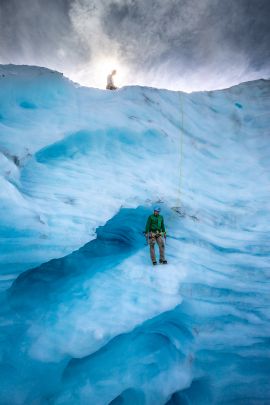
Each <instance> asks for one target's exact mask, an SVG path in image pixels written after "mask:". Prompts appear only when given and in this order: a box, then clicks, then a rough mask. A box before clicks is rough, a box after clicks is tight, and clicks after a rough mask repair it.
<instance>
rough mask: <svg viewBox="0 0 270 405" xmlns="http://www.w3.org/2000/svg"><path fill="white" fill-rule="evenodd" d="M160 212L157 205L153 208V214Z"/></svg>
mask: <svg viewBox="0 0 270 405" xmlns="http://www.w3.org/2000/svg"><path fill="white" fill-rule="evenodd" d="M159 213H160V208H159V207H155V208H154V215H159Z"/></svg>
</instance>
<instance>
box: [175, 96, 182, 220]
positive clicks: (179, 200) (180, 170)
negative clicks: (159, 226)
mask: <svg viewBox="0 0 270 405" xmlns="http://www.w3.org/2000/svg"><path fill="white" fill-rule="evenodd" d="M178 95H179V105H180V145H179V146H180V151H179V158H180V160H179V184H178V196H177V198H176V204H175V207H173V209H174V211H176V212H178V213H179V214H181V199H182V194H183V193H182V177H183V176H182V166H183V143H184V103H183V93H182V92H181V91H179V92H178Z"/></svg>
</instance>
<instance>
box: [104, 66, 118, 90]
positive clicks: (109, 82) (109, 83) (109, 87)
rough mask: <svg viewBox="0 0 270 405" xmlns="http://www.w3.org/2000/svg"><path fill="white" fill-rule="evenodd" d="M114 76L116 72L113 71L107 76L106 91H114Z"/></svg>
mask: <svg viewBox="0 0 270 405" xmlns="http://www.w3.org/2000/svg"><path fill="white" fill-rule="evenodd" d="M115 75H116V70H113V71H112V72H111V73H110V74H109V75H108V76H107V86H106V89H107V90H116V89H117V87H116V86H115V84H114V80H113V76H115Z"/></svg>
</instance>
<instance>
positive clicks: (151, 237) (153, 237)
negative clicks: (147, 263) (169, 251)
mask: <svg viewBox="0 0 270 405" xmlns="http://www.w3.org/2000/svg"><path fill="white" fill-rule="evenodd" d="M156 242H157V244H158V247H159V259H160V260H162V261H164V260H165V245H164V240H163V237H162V236H161V235H160V233H158V234H155V233H153V232H150V234H149V245H150V256H151V260H152V262H156V253H155V243H156Z"/></svg>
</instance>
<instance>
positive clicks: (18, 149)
mask: <svg viewBox="0 0 270 405" xmlns="http://www.w3.org/2000/svg"><path fill="white" fill-rule="evenodd" d="M0 84H1V85H0V181H1V188H0V190H1V191H0V193H1V194H0V195H1V200H0V201H1V217H0V227H1V250H0V261H1V267H0V270H1V289H2V293H1V297H0V298H1V302H0V304H1V310H0V327H1V333H0V336H1V337H0V381H1V384H0V404H1V405H2V404H9V405H10V404H11V405H13V404H25V405H32V404H33V405H34V404H35V405H37V404H42V405H43V404H63V405H64V404H70V405H71V404H72V405H73V404H75V405H76V404H83V405H84V404H95V405H96V404H104V405H105V404H112V405H120V404H128V405H133V404H147V405H153V404H168V405H169V404H170V405H172V404H177V405H178V404H181V405H182V404H211V403H213V404H222V403H224V404H229V403H230V404H267V403H269V402H270V389H269V375H270V366H269V364H270V362H269V360H270V359H269V357H270V336H269V335H270V326H269V325H270V323H269V317H270V315H269V256H270V254H269V251H270V243H269V242H270V236H269V235H270V234H269V220H270V214H269V205H270V204H269V180H270V174H269V173H270V161H269V156H270V143H269V140H270V139H269V122H270V116H269V111H270V110H269V107H270V85H269V82H268V81H257V82H250V83H245V84H242V85H239V86H236V87H233V88H231V89H228V90H224V91H216V92H206V93H193V94H182V93H180V94H179V93H176V92H170V91H166V90H156V89H151V88H142V87H129V88H123V89H121V90H119V91H117V92H105V91H101V90H95V89H88V88H82V87H79V86H76V85H74V84H73V83H71V82H70V81H68V80H67V79H65V78H63V77H62V76H61V75H60V74H59V73H57V72H51V71H49V70H46V69H42V68H30V67H22V66H20V67H16V66H1V67H0ZM182 123H183V129H184V136H183V156H182V177H181V178H180V165H181V159H180V149H181V132H180V127H181V126H182ZM180 183H181V193H179V184H180ZM157 201H159V204H160V205H161V207H162V210H163V215H164V217H165V221H166V225H167V228H168V234H169V237H168V240H167V246H166V251H167V257H168V260H169V264H168V265H167V266H158V267H157V268H155V269H153V268H152V267H151V265H150V260H149V253H148V248H147V247H146V246H145V245H144V238H143V235H142V230H143V228H144V225H145V221H146V218H147V216H148V215H149V213H151V210H152V205H153V204H155V203H156V202H157ZM180 203H181V204H180ZM179 205H181V210H180V211H179V212H178V213H177V212H175V210H173V209H172V207H175V206H179ZM96 229H97V230H96ZM78 248H80V249H79V250H76V249H78ZM61 257H62V258H61ZM51 259H53V260H51ZM42 263H43V264H42ZM11 283H12V285H11Z"/></svg>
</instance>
